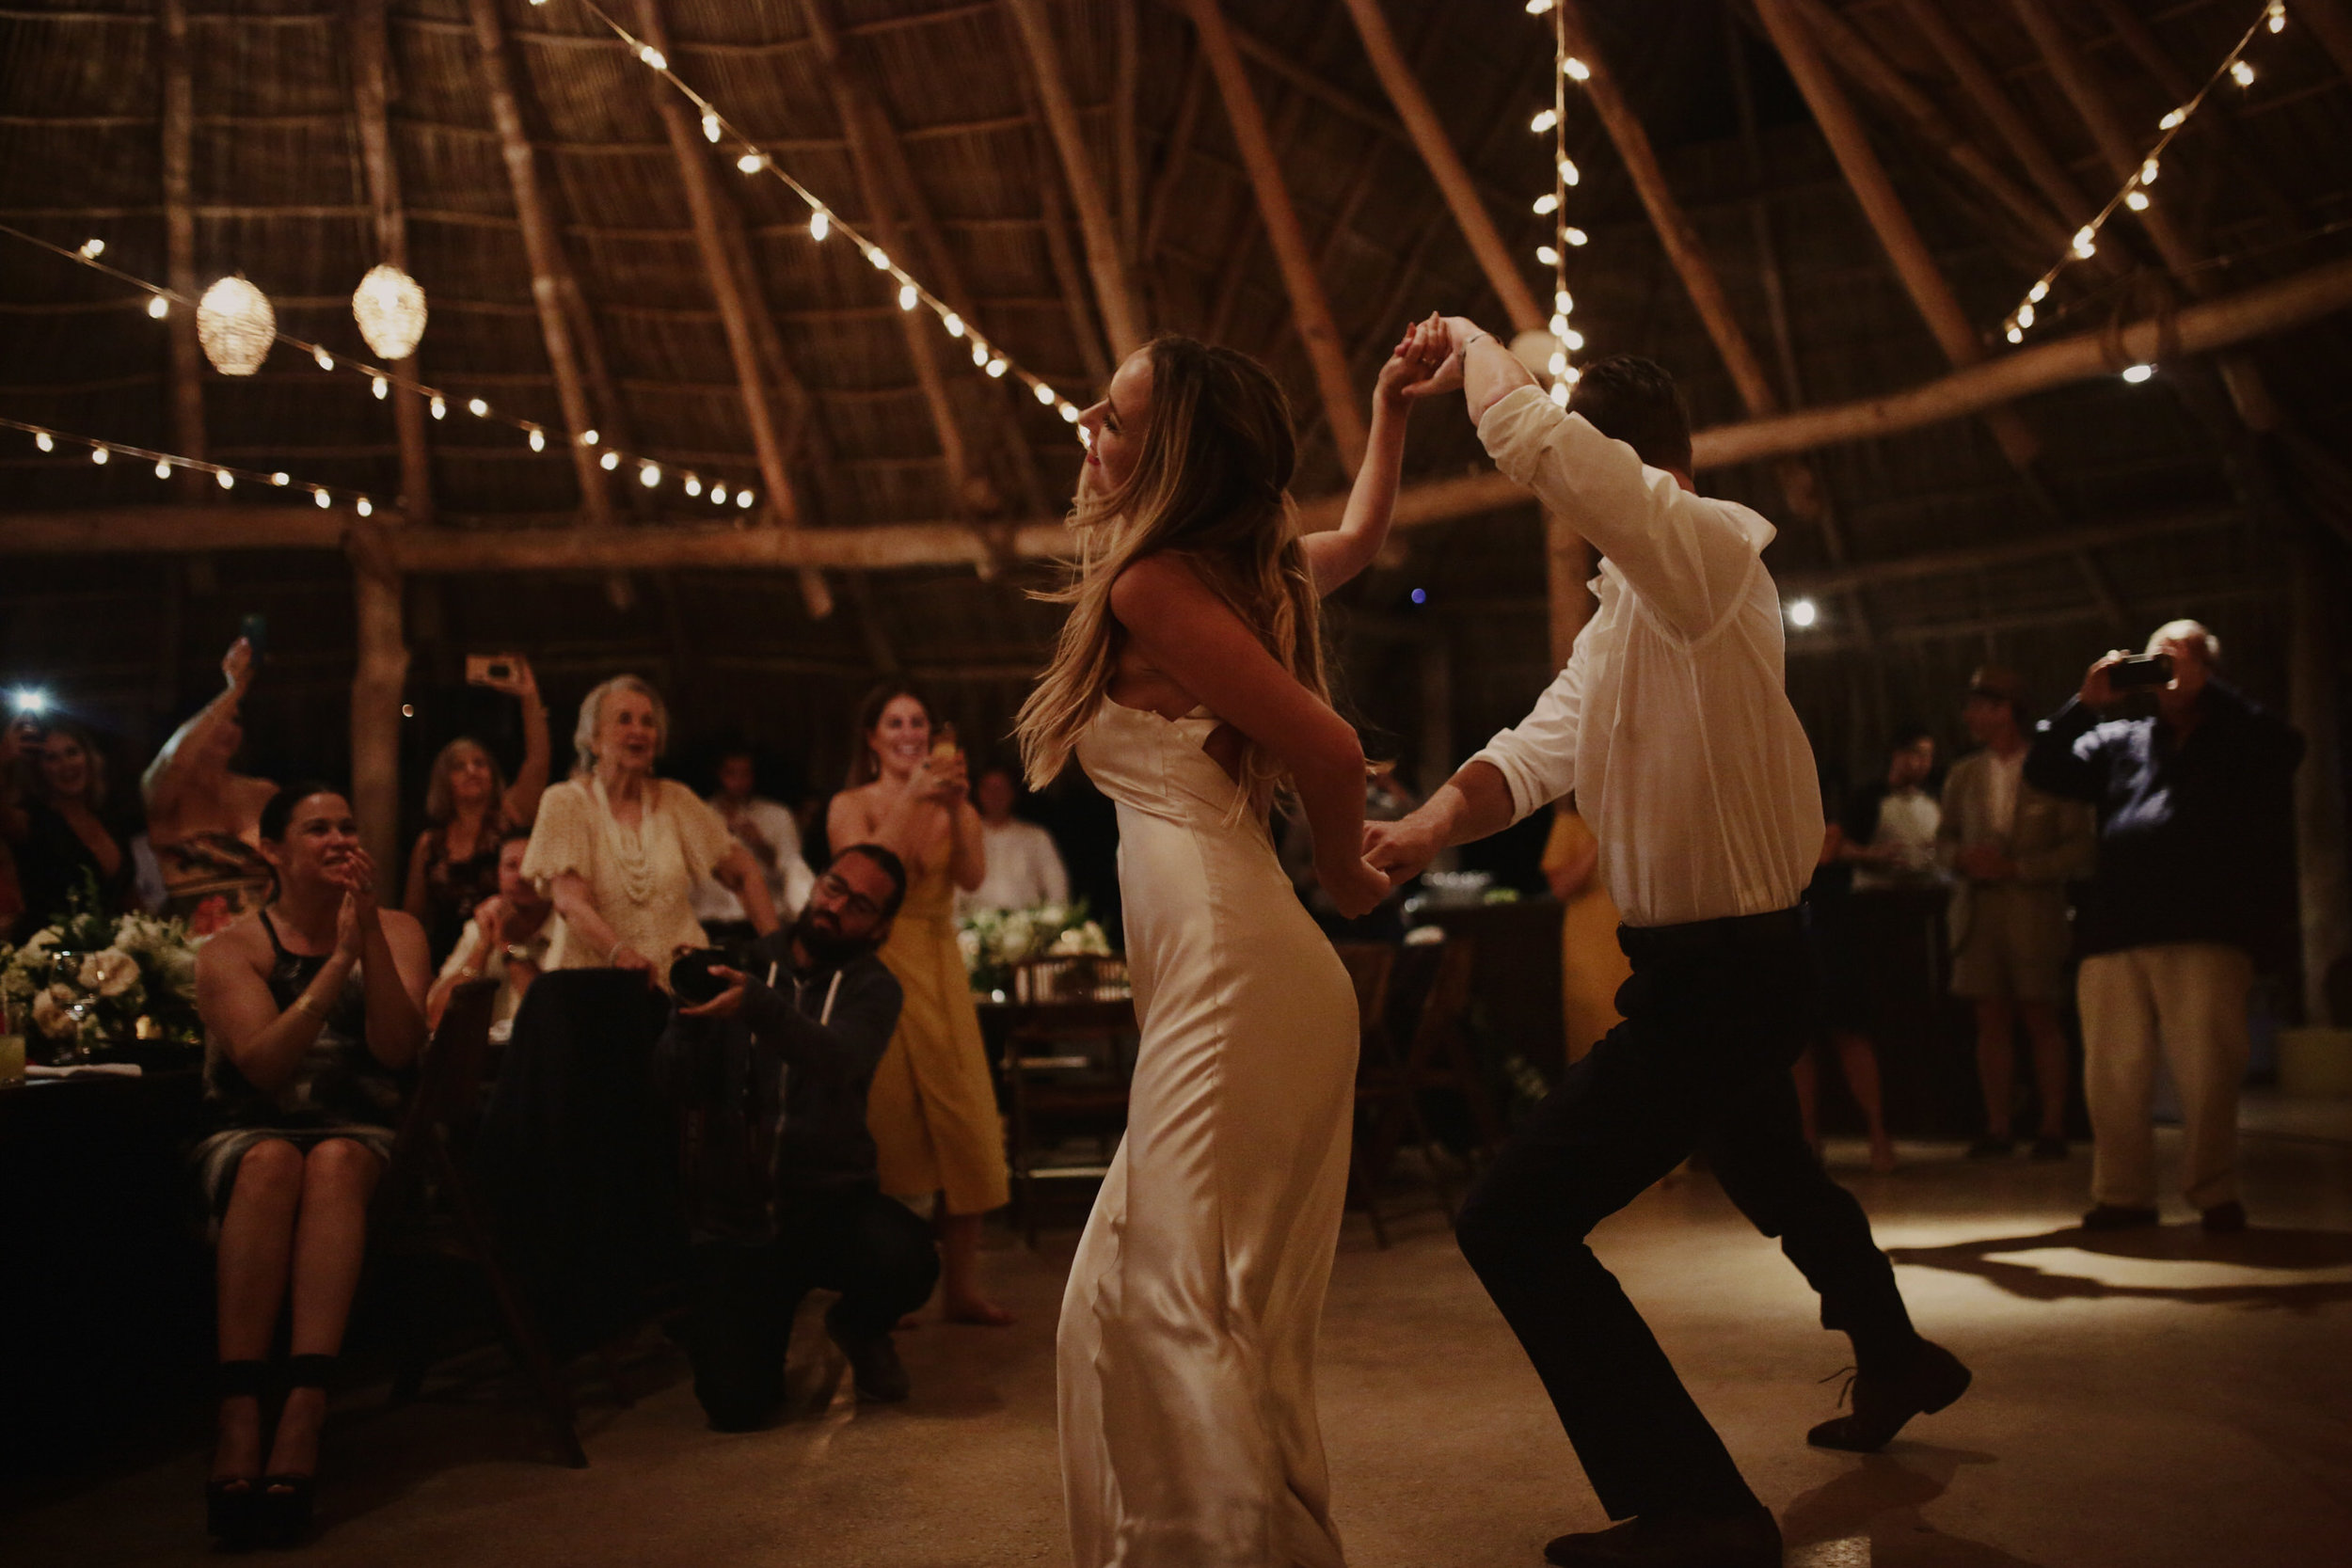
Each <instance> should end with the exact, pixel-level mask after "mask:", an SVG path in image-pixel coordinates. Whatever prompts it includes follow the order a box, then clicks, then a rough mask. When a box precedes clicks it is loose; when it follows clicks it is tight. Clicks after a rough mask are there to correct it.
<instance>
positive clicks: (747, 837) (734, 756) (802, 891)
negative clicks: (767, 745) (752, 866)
mask: <svg viewBox="0 0 2352 1568" xmlns="http://www.w3.org/2000/svg"><path fill="white" fill-rule="evenodd" d="M756 776H757V768H756V764H755V761H754V759H753V756H752V753H751V752H749V751H747V750H743V749H740V748H739V749H737V750H734V751H730V752H724V753H723V754H722V755H721V756H720V758H719V793H717V794H716V795H713V796H711V797H710V806H711V809H712V810H714V811H716V812H717V813H718V814H719V815H720V816H722V817H723V818H724V819H725V821H726V825H727V831H728V832H731V833H733V834H734V835H735V839H736V842H737V843H739V844H740V845H742V846H743V847H744V848H746V849H749V850H750V851H751V852H752V859H753V860H754V861H755V862H757V863H758V864H759V869H760V871H761V873H762V875H763V876H764V878H765V879H766V881H767V883H768V898H769V901H770V902H771V903H772V904H774V905H775V907H776V918H777V919H779V920H782V921H787V922H788V921H790V920H792V919H793V918H795V917H796V916H797V915H799V914H800V912H801V909H802V906H803V905H805V904H806V903H807V902H808V891H809V889H811V888H813V887H815V886H816V885H817V874H816V873H815V872H813V871H811V870H809V868H808V862H807V861H806V860H804V859H803V858H802V856H801V829H800V824H799V823H798V822H796V821H794V820H793V817H792V813H791V811H790V810H789V809H788V808H787V807H785V806H783V805H780V804H778V803H777V802H776V801H774V800H768V799H767V798H766V797H764V796H760V795H755V794H754V793H753V790H754V788H755V784H756ZM693 905H694V918H695V919H696V920H699V921H701V922H702V924H703V929H704V930H706V931H714V932H715V933H716V934H718V935H724V934H725V933H724V932H723V930H720V929H719V928H721V927H741V930H740V931H739V932H737V933H736V934H738V935H741V936H748V935H749V934H750V929H751V916H750V915H748V914H746V913H745V912H744V911H743V900H741V899H740V898H738V897H737V896H736V895H734V894H732V893H729V892H728V891H727V889H726V885H725V884H724V883H723V882H721V881H720V880H719V879H717V878H715V877H705V878H704V879H702V880H701V881H699V882H696V883H695V884H694V895H693Z"/></svg>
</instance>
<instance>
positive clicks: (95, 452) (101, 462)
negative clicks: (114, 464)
mask: <svg viewBox="0 0 2352 1568" xmlns="http://www.w3.org/2000/svg"><path fill="white" fill-rule="evenodd" d="M113 455H114V454H113V453H112V452H109V451H107V450H106V449H105V448H104V447H92V448H90V450H89V460H90V461H91V462H93V463H95V464H97V465H98V466H99V467H102V468H103V467H105V466H106V459H107V458H109V457H111V456H113Z"/></svg>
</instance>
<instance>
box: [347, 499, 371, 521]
mask: <svg viewBox="0 0 2352 1568" xmlns="http://www.w3.org/2000/svg"><path fill="white" fill-rule="evenodd" d="M351 509H352V510H353V511H354V512H357V513H358V514H359V515H360V516H362V517H368V516H373V515H374V514H375V503H374V502H373V501H371V500H369V499H368V498H367V497H365V496H361V497H360V498H359V499H358V500H356V501H354V502H352V503H351Z"/></svg>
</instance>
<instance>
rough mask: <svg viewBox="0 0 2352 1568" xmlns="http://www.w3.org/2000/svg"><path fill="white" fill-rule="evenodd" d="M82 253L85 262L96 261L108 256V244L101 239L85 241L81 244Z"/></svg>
mask: <svg viewBox="0 0 2352 1568" xmlns="http://www.w3.org/2000/svg"><path fill="white" fill-rule="evenodd" d="M81 251H82V256H83V258H84V260H86V261H97V260H98V259H99V258H100V257H101V256H103V255H105V254H106V242H105V241H103V240H101V239H87V240H84V241H83V242H82V244H81Z"/></svg>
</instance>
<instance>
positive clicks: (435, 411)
mask: <svg viewBox="0 0 2352 1568" xmlns="http://www.w3.org/2000/svg"><path fill="white" fill-rule="evenodd" d="M425 407H426V408H427V409H428V410H430V411H431V413H432V415H433V417H434V418H435V419H437V420H446V419H448V418H449V404H447V403H446V402H444V401H442V398H441V394H440V393H438V392H436V393H434V394H433V401H432V402H431V403H429V404H425Z"/></svg>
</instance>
